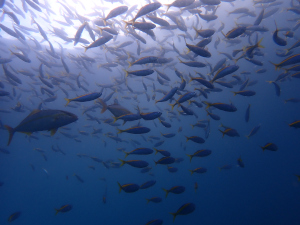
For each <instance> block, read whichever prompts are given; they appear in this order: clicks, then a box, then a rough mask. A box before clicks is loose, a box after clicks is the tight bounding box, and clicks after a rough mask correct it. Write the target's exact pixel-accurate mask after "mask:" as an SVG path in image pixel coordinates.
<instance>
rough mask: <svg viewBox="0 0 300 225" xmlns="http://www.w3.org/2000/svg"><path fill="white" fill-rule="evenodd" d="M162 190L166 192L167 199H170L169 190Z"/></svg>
mask: <svg viewBox="0 0 300 225" xmlns="http://www.w3.org/2000/svg"><path fill="white" fill-rule="evenodd" d="M162 189H163V191H165V192H166V197H168V194H169V191H168V190H166V189H164V188H162Z"/></svg>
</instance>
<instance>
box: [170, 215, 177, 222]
mask: <svg viewBox="0 0 300 225" xmlns="http://www.w3.org/2000/svg"><path fill="white" fill-rule="evenodd" d="M170 214H171V215H172V216H173V222H174V221H175V218H176V216H177V214H176V213H170Z"/></svg>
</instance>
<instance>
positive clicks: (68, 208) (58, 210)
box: [55, 204, 73, 215]
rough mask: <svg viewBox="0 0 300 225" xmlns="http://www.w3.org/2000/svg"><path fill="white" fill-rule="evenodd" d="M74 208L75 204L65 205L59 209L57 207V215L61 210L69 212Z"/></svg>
mask: <svg viewBox="0 0 300 225" xmlns="http://www.w3.org/2000/svg"><path fill="white" fill-rule="evenodd" d="M72 208H73V206H72V205H70V204H67V205H63V206H61V207H60V208H59V209H55V215H57V214H58V213H59V212H62V213H65V212H69V211H70V210H71V209H72Z"/></svg>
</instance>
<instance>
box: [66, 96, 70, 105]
mask: <svg viewBox="0 0 300 225" xmlns="http://www.w3.org/2000/svg"><path fill="white" fill-rule="evenodd" d="M65 100H66V101H67V103H66V105H65V106H67V105H69V103H70V102H71V99H69V98H65Z"/></svg>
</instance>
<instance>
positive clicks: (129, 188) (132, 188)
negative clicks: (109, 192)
mask: <svg viewBox="0 0 300 225" xmlns="http://www.w3.org/2000/svg"><path fill="white" fill-rule="evenodd" d="M118 185H119V188H120V190H119V192H121V191H122V190H123V191H125V192H126V193H132V192H136V191H138V190H139V189H140V186H139V185H137V184H123V185H121V184H120V183H119V182H118Z"/></svg>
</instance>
